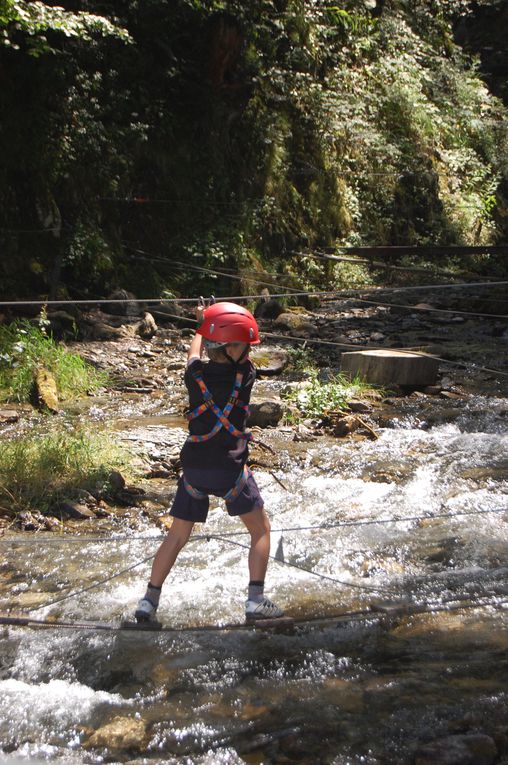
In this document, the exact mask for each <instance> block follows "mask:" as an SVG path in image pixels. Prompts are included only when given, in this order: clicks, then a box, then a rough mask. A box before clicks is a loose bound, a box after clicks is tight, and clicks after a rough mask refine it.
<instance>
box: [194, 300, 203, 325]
mask: <svg viewBox="0 0 508 765" xmlns="http://www.w3.org/2000/svg"><path fill="white" fill-rule="evenodd" d="M204 318H205V307H204V306H203V305H198V306H197V308H196V319H197V322H198V326H200V325H201V324H202V323H203V320H204Z"/></svg>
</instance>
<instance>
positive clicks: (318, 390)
mask: <svg viewBox="0 0 508 765" xmlns="http://www.w3.org/2000/svg"><path fill="white" fill-rule="evenodd" d="M366 390H369V386H368V385H366V383H364V382H362V380H361V379H360V378H359V377H355V378H354V379H353V380H351V379H349V378H348V377H346V376H344V375H342V374H337V375H335V376H333V377H331V378H330V379H329V380H328V381H327V382H322V381H321V380H320V379H319V377H318V372H317V370H312V369H310V370H308V382H307V383H306V384H305V386H303V387H299V388H296V389H294V388H293V389H290V390H289V391H288V392H287V393H286V394H285V402H286V404H287V412H286V419H293V420H294V419H304V418H320V417H323V415H326V414H327V413H328V412H337V411H341V410H345V409H347V404H348V401H350V400H351V399H353V398H356V397H357V396H359V395H361V394H362V393H364V392H365V391H366Z"/></svg>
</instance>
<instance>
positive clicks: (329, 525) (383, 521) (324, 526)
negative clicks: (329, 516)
mask: <svg viewBox="0 0 508 765" xmlns="http://www.w3.org/2000/svg"><path fill="white" fill-rule="evenodd" d="M492 513H508V507H496V508H493V509H492V510H462V511H460V512H458V513H433V514H432V515H408V516H404V517H403V518H365V519H364V520H359V521H329V522H328V521H327V522H326V523H319V524H315V525H310V526H284V527H281V528H272V529H271V533H272V534H284V533H286V532H288V531H326V530H328V529H337V528H350V527H355V526H374V525H381V526H384V525H388V524H390V523H412V522H415V521H432V520H435V519H437V518H439V519H444V520H447V519H448V520H449V519H453V518H462V517H463V516H467V515H490V514H492ZM214 533H215V532H214ZM217 533H218V534H219V535H220V536H221V537H236V536H247V535H248V534H249V532H248V531H221V532H217ZM209 536H210V534H194V535H192V536H191V537H189V541H190V540H198V539H208V538H209ZM164 537H165V534H158V535H157V536H131V537H126V536H123V537H92V536H64V535H61V536H59V537H55V536H53V537H44V544H46V542H56V543H61V542H72V543H79V544H82V543H83V542H108V543H113V542H157V541H160V540H161V539H164ZM1 543H4V544H14V545H17V544H34V545H35V544H40V542H39V540H38V539H35V538H30V539H5V538H4V537H0V544H1Z"/></svg>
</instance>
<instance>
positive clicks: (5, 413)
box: [0, 409, 19, 423]
mask: <svg viewBox="0 0 508 765" xmlns="http://www.w3.org/2000/svg"><path fill="white" fill-rule="evenodd" d="M18 420H19V414H18V412H16V411H15V410H14V409H2V410H0V423H4V422H17V421H18Z"/></svg>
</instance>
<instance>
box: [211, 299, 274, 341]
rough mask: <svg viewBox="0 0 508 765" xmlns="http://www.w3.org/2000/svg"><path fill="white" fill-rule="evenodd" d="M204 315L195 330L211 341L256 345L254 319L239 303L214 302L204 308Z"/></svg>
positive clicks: (256, 334)
mask: <svg viewBox="0 0 508 765" xmlns="http://www.w3.org/2000/svg"><path fill="white" fill-rule="evenodd" d="M204 316H205V318H204V319H203V323H202V324H201V326H200V327H199V329H198V330H197V332H198V334H200V335H203V337H204V338H205V339H206V340H211V341H212V343H217V344H220V345H226V344H227V343H248V344H249V345H257V344H258V343H259V342H260V340H259V329H258V325H257V323H256V319H255V318H254V316H253V315H252V314H251V312H250V311H248V310H247V309H246V308H243V307H242V306H241V305H236V303H214V304H213V305H211V306H209V307H208V308H205V311H204Z"/></svg>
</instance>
